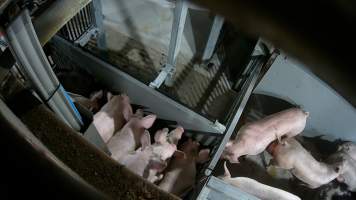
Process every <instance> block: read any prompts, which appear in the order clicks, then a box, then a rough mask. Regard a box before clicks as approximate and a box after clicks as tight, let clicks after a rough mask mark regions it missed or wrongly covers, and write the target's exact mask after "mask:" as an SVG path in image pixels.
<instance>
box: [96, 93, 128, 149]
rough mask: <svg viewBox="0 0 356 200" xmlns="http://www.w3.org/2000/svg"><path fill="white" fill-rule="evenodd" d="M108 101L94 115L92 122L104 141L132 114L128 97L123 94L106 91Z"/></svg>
mask: <svg viewBox="0 0 356 200" xmlns="http://www.w3.org/2000/svg"><path fill="white" fill-rule="evenodd" d="M107 98H108V102H107V103H106V104H105V105H104V106H103V107H102V108H101V110H100V111H99V112H97V113H96V114H95V115H94V120H93V124H94V125H95V127H96V129H97V130H98V132H99V134H100V136H101V137H102V138H103V140H104V142H105V143H107V142H108V141H109V139H110V138H111V137H112V136H113V135H114V133H115V132H116V131H118V130H120V129H121V128H122V127H123V126H124V124H125V123H126V122H127V121H128V120H129V119H130V117H131V116H132V108H131V105H130V99H129V97H128V96H126V95H125V94H122V95H114V96H113V95H112V94H111V93H108V95H107Z"/></svg>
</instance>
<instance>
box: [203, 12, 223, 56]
mask: <svg viewBox="0 0 356 200" xmlns="http://www.w3.org/2000/svg"><path fill="white" fill-rule="evenodd" d="M223 24H224V18H223V17H221V16H219V15H215V17H214V21H213V25H212V26H211V29H210V33H209V38H208V41H207V43H206V46H205V49H204V53H203V57H202V61H206V60H209V59H210V58H211V56H212V55H213V53H214V50H215V46H216V43H217V41H218V39H219V35H220V31H221V28H222V26H223Z"/></svg>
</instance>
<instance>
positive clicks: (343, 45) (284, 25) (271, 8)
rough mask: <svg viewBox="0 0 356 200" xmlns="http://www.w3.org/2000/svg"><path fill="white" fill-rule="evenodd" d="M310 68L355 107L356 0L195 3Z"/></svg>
mask: <svg viewBox="0 0 356 200" xmlns="http://www.w3.org/2000/svg"><path fill="white" fill-rule="evenodd" d="M193 1H194V2H195V3H198V4H201V5H203V6H206V7H208V8H209V9H211V10H212V11H214V12H217V13H218V14H221V15H223V16H225V17H226V18H227V19H228V20H230V21H231V22H233V23H234V24H235V25H236V26H237V27H239V28H240V29H241V31H243V32H245V33H247V34H249V35H250V36H254V37H259V36H260V37H263V38H265V39H267V40H268V41H270V42H271V43H273V44H274V45H275V46H276V47H278V48H281V49H282V50H284V51H286V52H287V53H288V54H290V55H292V56H294V57H296V58H297V59H298V60H300V61H302V62H303V63H304V64H306V65H307V66H308V67H309V68H310V69H311V71H312V72H313V73H315V74H316V75H317V76H319V77H320V78H321V79H322V80H324V81H325V82H326V83H328V84H329V85H330V86H331V87H332V88H334V89H335V90H336V91H337V92H338V93H339V94H340V95H341V96H343V97H344V98H346V100H348V101H349V102H350V103H351V104H352V105H353V106H355V105H356V83H355V79H354V78H353V71H354V70H353V68H354V66H355V62H354V58H355V56H356V49H355V45H356V40H355V39H354V36H355V35H356V27H355V23H356V6H355V5H356V2H354V1H312V2H311V1H306V0H298V1H297V0H292V1H288V3H285V2H284V1H256V0H254V1H244V0H221V1H214V0H193Z"/></svg>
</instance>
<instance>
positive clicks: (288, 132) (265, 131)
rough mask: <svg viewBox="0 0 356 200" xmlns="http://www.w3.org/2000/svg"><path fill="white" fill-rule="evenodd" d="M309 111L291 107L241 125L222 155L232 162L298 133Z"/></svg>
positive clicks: (259, 151)
mask: <svg viewBox="0 0 356 200" xmlns="http://www.w3.org/2000/svg"><path fill="white" fill-rule="evenodd" d="M308 115H309V113H308V112H305V111H303V110H302V109H300V108H290V109H287V110H283V111H281V112H278V113H275V114H272V115H269V116H267V117H265V118H263V119H261V120H258V121H256V122H252V123H248V124H246V125H244V126H242V127H241V129H240V130H239V131H238V133H237V136H236V138H235V140H230V141H229V142H228V143H227V144H226V147H225V150H224V152H223V155H222V157H223V158H225V159H228V160H229V161H230V162H232V163H234V162H235V163H236V162H238V158H239V157H240V156H243V155H257V154H260V153H262V152H263V151H264V150H265V149H266V147H267V146H268V145H269V144H270V143H271V142H272V141H274V140H275V139H278V140H279V141H280V139H281V138H282V137H283V136H285V137H287V138H290V137H293V136H296V135H298V134H299V133H300V132H302V131H303V129H304V127H305V124H306V120H307V117H308Z"/></svg>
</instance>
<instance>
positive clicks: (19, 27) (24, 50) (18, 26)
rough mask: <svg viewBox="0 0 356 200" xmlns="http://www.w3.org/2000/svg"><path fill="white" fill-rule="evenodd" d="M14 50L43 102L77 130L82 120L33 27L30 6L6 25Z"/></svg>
mask: <svg viewBox="0 0 356 200" xmlns="http://www.w3.org/2000/svg"><path fill="white" fill-rule="evenodd" d="M6 38H7V41H8V44H9V47H10V50H11V52H12V54H13V55H14V57H15V59H16V61H17V63H18V64H19V66H20V68H21V69H22V71H23V72H24V74H25V76H26V78H27V79H28V80H29V81H30V82H31V84H32V85H33V87H34V89H35V91H36V93H37V94H38V95H39V96H40V98H41V99H42V101H43V102H45V103H47V104H48V105H49V106H50V108H51V109H52V110H53V111H54V112H55V113H57V114H58V116H59V117H60V118H61V119H62V120H63V121H64V122H66V123H67V124H68V125H70V126H71V127H72V128H74V129H75V130H80V129H81V126H82V124H83V122H82V119H81V116H80V114H79V112H78V111H77V109H76V108H75V106H74V104H73V102H72V100H71V99H70V97H69V96H68V95H67V94H66V92H65V90H64V89H63V87H62V86H61V85H60V83H59V81H58V79H57V77H56V76H55V74H54V72H53V71H52V68H51V66H50V64H49V63H48V60H47V58H46V55H45V54H44V52H43V50H42V47H41V44H40V42H39V40H38V38H37V35H36V33H35V30H34V28H33V25H32V22H31V17H30V15H29V12H28V10H23V11H22V12H21V13H20V14H19V16H17V17H16V18H15V19H14V21H12V22H11V23H10V24H9V26H8V27H7V28H6Z"/></svg>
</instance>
